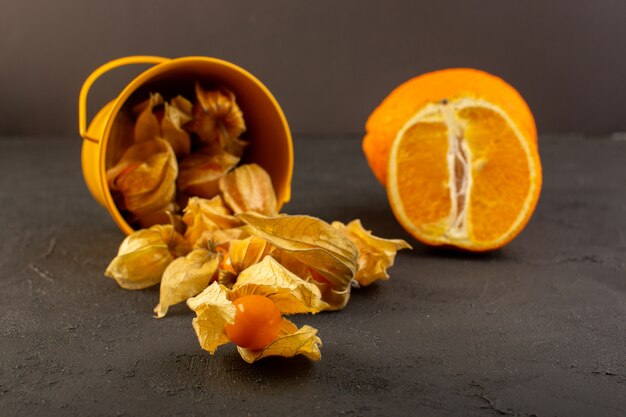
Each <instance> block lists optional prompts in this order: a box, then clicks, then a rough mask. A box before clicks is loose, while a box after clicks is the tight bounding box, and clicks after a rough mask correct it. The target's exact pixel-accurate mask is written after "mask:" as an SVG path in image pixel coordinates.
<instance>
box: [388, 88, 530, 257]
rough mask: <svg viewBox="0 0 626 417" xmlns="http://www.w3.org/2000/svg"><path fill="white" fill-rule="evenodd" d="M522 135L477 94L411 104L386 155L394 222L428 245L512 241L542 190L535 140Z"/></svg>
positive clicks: (479, 246)
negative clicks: (411, 113) (417, 106)
mask: <svg viewBox="0 0 626 417" xmlns="http://www.w3.org/2000/svg"><path fill="white" fill-rule="evenodd" d="M523 132H524V131H523V129H520V128H519V125H518V124H516V123H515V122H514V121H513V120H512V119H511V117H510V116H509V115H508V114H507V113H506V112H505V111H504V110H503V109H502V108H500V107H498V106H496V105H494V104H493V103H490V102H488V101H485V100H483V99H475V98H471V97H470V98H468V97H462V98H457V99H454V100H443V101H440V102H436V103H428V104H426V105H424V106H423V107H422V108H421V109H418V111H417V112H416V114H415V115H414V116H413V117H411V118H410V119H409V120H408V121H407V122H406V123H405V125H404V126H403V127H402V128H401V129H399V132H398V133H397V135H396V138H395V140H394V142H393V146H392V148H391V151H390V156H389V167H388V169H389V171H388V172H389V178H388V182H387V191H388V195H389V201H390V203H391V206H392V209H393V211H394V214H395V215H396V217H397V218H398V221H399V222H400V223H401V224H402V225H403V226H404V228H405V229H406V230H407V231H409V232H410V233H411V234H412V235H413V236H414V237H415V238H417V239H419V240H421V241H423V242H425V243H427V244H431V245H452V246H456V247H459V248H464V249H468V250H472V251H484V250H490V249H495V248H498V247H501V246H503V245H504V244H506V243H507V242H509V241H511V240H512V239H513V238H514V237H515V236H516V235H517V234H518V233H519V232H520V231H521V230H522V229H523V227H524V226H525V224H526V223H527V222H528V220H529V218H530V216H531V214H532V212H533V210H534V208H535V206H536V203H537V199H538V197H539V191H540V188H541V165H540V162H539V156H538V153H537V146H536V142H535V141H534V137H532V136H531V137H530V138H529V137H527V136H525V135H524V133H523Z"/></svg>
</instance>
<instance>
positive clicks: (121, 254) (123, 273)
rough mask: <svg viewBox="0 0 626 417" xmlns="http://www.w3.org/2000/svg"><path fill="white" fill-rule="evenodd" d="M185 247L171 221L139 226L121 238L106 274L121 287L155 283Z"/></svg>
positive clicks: (138, 287) (135, 288)
mask: <svg viewBox="0 0 626 417" xmlns="http://www.w3.org/2000/svg"><path fill="white" fill-rule="evenodd" d="M187 250H188V248H187V246H186V245H185V244H184V242H183V239H182V236H180V235H179V234H178V233H177V232H176V231H175V230H174V228H173V227H172V226H170V225H159V226H153V227H151V228H150V229H144V230H138V231H136V232H134V233H132V234H130V235H129V236H127V237H126V239H124V241H123V242H122V244H121V245H120V247H119V250H118V252H117V256H116V257H115V258H114V259H113V261H111V263H110V264H109V266H108V267H107V269H106V271H105V275H106V276H108V277H111V278H113V279H115V281H116V282H117V283H118V284H119V286H120V287H122V288H126V289H129V290H140V289H144V288H148V287H150V286H153V285H156V284H158V283H159V282H160V281H161V276H162V275H163V271H165V269H166V268H167V266H168V265H169V264H170V263H171V262H172V261H173V260H174V258H175V257H177V256H182V255H184V254H185V252H186V251H187Z"/></svg>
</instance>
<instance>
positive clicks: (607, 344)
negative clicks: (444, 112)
mask: <svg viewBox="0 0 626 417" xmlns="http://www.w3.org/2000/svg"><path fill="white" fill-rule="evenodd" d="M295 145H296V157H297V158H296V159H297V161H296V171H295V178H294V183H293V185H294V187H293V190H294V192H293V201H292V203H290V204H289V205H288V207H287V211H288V212H290V213H308V214H312V215H316V216H320V217H322V218H324V219H326V220H332V219H339V220H343V221H347V220H349V219H352V218H355V217H359V218H361V219H362V221H363V223H364V224H365V225H366V227H368V228H371V229H373V230H374V231H375V232H376V233H377V234H379V235H382V236H385V237H404V238H407V236H406V235H405V233H404V232H403V230H402V229H401V228H400V227H399V226H398V225H397V224H396V222H395V221H394V219H393V217H392V214H391V212H390V210H389V208H388V205H387V201H386V198H385V194H384V191H383V189H382V188H381V187H380V186H379V185H378V184H377V183H376V182H375V180H374V178H373V176H372V175H371V174H370V172H369V170H368V168H367V167H366V164H365V161H364V158H363V156H362V155H361V152H360V142H359V141H358V140H317V141H316V140H297V141H296V144H295ZM79 152H80V141H79V140H71V141H69V140H67V138H65V139H52V138H47V139H41V140H33V139H24V138H22V139H17V138H15V139H4V140H0V197H1V203H2V204H0V219H2V227H1V228H0V248H1V252H0V306H1V311H0V352H1V355H0V407H1V411H0V414H1V415H2V416H7V417H8V416H55V415H91V416H111V415H125V416H136V415H151V416H200V415H220V416H231V415H267V416H277V415H278V416H291V415H311V416H336V415H358V416H360V415H371V416H375V415H394V416H400V415H406V416H417V415H427V416H496V415H515V416H528V415H536V416H541V417H543V416H567V417H573V416H615V417H623V416H624V415H625V414H626V368H625V358H626V348H625V342H626V329H625V327H624V326H625V318H626V314H625V313H626V297H625V295H626V280H625V278H626V263H625V255H626V192H625V191H626V189H625V186H626V169H625V167H624V160H626V141H623V140H616V139H613V140H612V139H609V138H595V139H585V138H583V137H574V136H572V137H544V138H542V140H541V154H542V158H543V163H544V168H545V186H544V190H543V194H542V197H541V200H540V203H539V206H538V209H537V212H536V213H535V216H534V218H533V219H532V221H531V222H530V223H529V225H528V227H527V228H526V230H525V231H524V232H523V233H522V234H521V235H520V236H519V238H518V239H517V240H515V241H514V242H513V243H511V244H510V245H509V246H508V247H506V248H504V249H502V250H500V251H498V252H495V253H492V254H488V255H482V256H470V255H458V254H454V253H450V252H441V251H436V250H432V249H428V248H426V247H424V246H422V245H420V244H419V243H416V242H414V241H411V243H412V244H414V246H415V250H413V251H403V252H402V253H401V254H400V255H399V257H398V259H397V265H396V266H395V267H394V268H393V269H392V270H391V271H390V272H391V275H392V278H391V281H389V282H385V283H381V284H380V285H374V286H373V287H371V288H367V289H364V290H360V291H355V292H354V293H353V297H352V299H351V301H350V303H349V304H348V307H347V308H346V309H345V310H344V311H342V312H338V313H322V314H319V315H317V316H299V317H296V318H295V321H296V322H297V323H298V324H304V323H308V324H311V325H313V326H315V327H317V328H318V329H319V334H320V336H321V338H322V340H323V342H324V346H323V348H322V361H321V362H318V363H309V362H308V361H307V360H305V359H302V358H296V359H294V360H280V359H278V360H267V361H263V362H261V363H257V364H255V365H252V366H250V365H248V364H246V363H244V362H243V361H242V360H241V359H240V358H239V356H238V354H237V353H236V351H235V350H234V349H233V348H232V347H223V348H221V349H220V350H219V351H218V353H217V354H216V355H215V356H210V355H209V354H208V353H206V352H204V351H202V350H201V349H200V347H199V346H198V342H197V340H196V337H195V335H194V332H193V330H192V328H191V318H192V316H193V314H192V313H190V312H189V311H187V310H186V308H185V307H184V306H179V307H178V308H174V309H173V310H172V312H171V315H169V316H168V317H167V318H165V319H162V320H155V319H153V318H152V316H151V310H152V308H153V307H154V305H155V304H156V303H157V297H158V292H157V290H147V291H135V292H133V291H125V290H122V289H120V288H118V287H117V286H116V284H115V282H114V281H113V280H111V279H108V278H105V277H104V276H103V275H102V272H103V270H104V269H105V267H106V265H107V263H108V261H109V260H110V259H111V257H112V256H113V255H114V254H115V251H116V248H117V245H118V244H119V242H120V240H121V239H122V235H121V233H120V232H118V230H117V229H116V227H115V225H114V224H113V222H112V220H110V219H109V217H108V214H107V213H106V212H105V210H104V209H103V208H101V207H100V206H98V205H97V204H96V203H95V202H94V201H93V200H92V199H91V197H90V196H89V194H88V192H87V189H86V187H85V186H84V184H83V182H82V179H81V174H80V166H79Z"/></svg>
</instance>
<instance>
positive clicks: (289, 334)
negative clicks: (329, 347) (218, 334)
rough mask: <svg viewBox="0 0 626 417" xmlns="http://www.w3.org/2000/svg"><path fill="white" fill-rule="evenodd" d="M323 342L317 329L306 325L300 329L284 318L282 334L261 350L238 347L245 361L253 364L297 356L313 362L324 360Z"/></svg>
mask: <svg viewBox="0 0 626 417" xmlns="http://www.w3.org/2000/svg"><path fill="white" fill-rule="evenodd" d="M321 346H322V340H321V339H320V338H319V337H318V336H317V329H315V328H313V327H311V326H308V325H304V326H302V327H301V328H299V329H298V327H297V326H296V325H295V324H293V323H292V322H290V321H289V320H287V319H285V318H283V321H282V323H281V328H280V333H279V334H278V337H277V338H276V340H274V341H273V342H272V343H270V344H269V345H268V346H266V347H265V348H263V349H261V350H250V349H245V348H241V347H238V348H237V350H238V351H239V354H240V355H241V357H242V358H243V360H244V361H246V362H248V363H253V362H255V361H258V360H261V359H263V358H267V357H269V356H282V357H286V358H290V357H293V356H296V355H304V356H306V357H307V358H309V359H310V360H312V361H319V360H320V359H321V358H322V354H321V352H320V347H321Z"/></svg>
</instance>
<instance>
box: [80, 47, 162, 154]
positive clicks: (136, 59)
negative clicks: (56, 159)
mask: <svg viewBox="0 0 626 417" xmlns="http://www.w3.org/2000/svg"><path fill="white" fill-rule="evenodd" d="M167 61H169V58H163V57H160V56H149V55H135V56H127V57H123V58H118V59H114V60H113V61H109V62H107V63H106V64H103V65H101V66H100V67H98V68H97V69H96V70H95V71H93V72H92V73H91V74H89V77H87V79H86V80H85V82H84V83H83V86H82V87H81V89H80V95H79V96H78V132H79V133H80V136H81V137H82V138H83V139H85V140H89V141H91V142H95V143H98V140H97V139H94V138H90V137H89V136H87V95H88V94H89V89H90V88H91V85H92V84H93V83H94V82H95V81H96V80H97V79H98V78H100V76H101V75H103V74H105V73H107V72H109V71H111V70H112V69H115V68H118V67H121V66H124V65H132V64H161V63H163V62H167Z"/></svg>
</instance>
